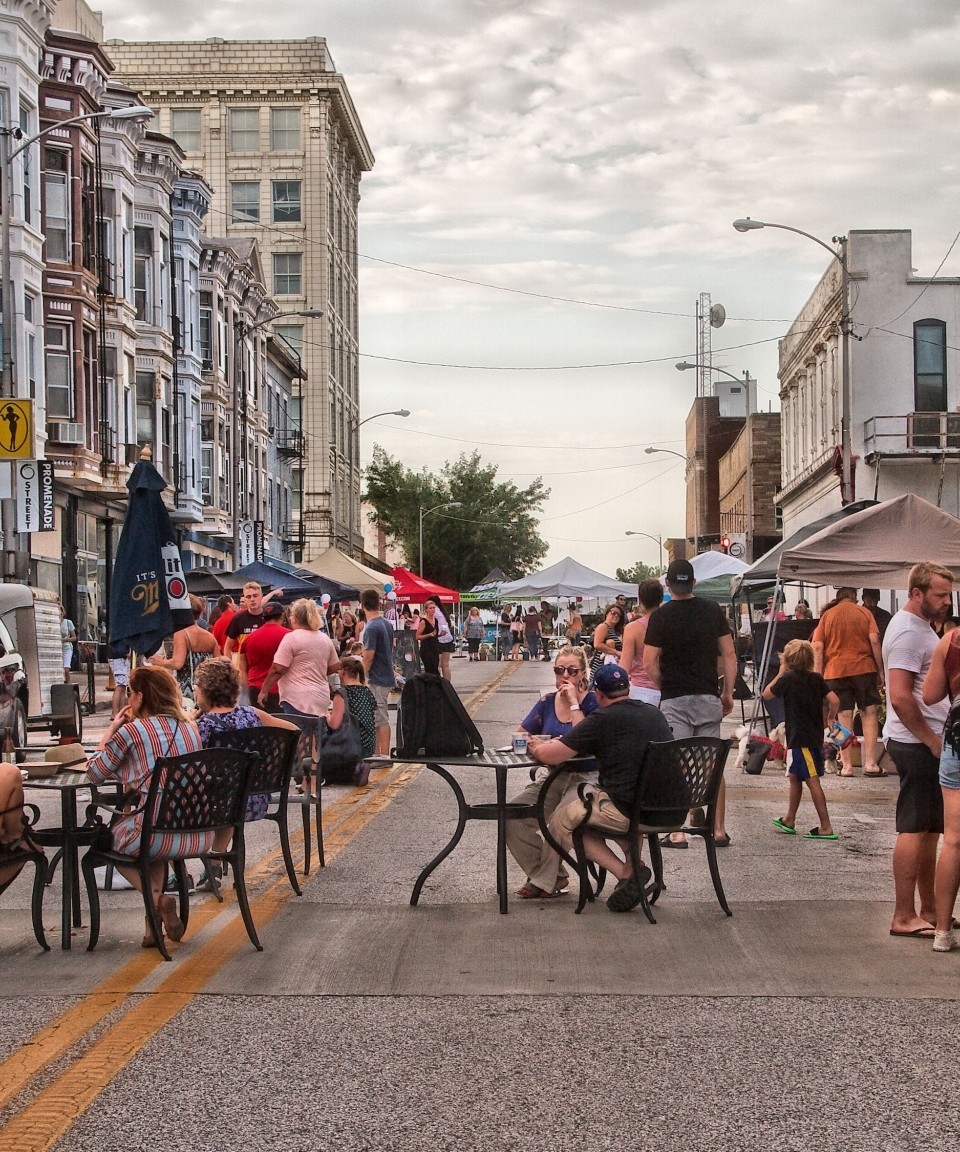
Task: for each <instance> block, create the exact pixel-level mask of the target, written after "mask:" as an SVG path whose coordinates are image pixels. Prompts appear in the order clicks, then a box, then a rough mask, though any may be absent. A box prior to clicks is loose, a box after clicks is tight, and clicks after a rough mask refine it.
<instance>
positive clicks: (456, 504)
mask: <svg viewBox="0 0 960 1152" xmlns="http://www.w3.org/2000/svg"><path fill="white" fill-rule="evenodd" d="M462 507H463V504H462V502H461V501H460V500H451V501H450V503H449V504H435V505H434V506H433V508H424V507H423V505H422V504H421V505H420V575H421V576H422V575H423V518H424V517H425V516H429V515H430V513H431V512H439V511H440V509H441V508H462Z"/></svg>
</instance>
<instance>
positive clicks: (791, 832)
mask: <svg viewBox="0 0 960 1152" xmlns="http://www.w3.org/2000/svg"><path fill="white" fill-rule="evenodd" d="M773 826H774V828H776V829H777V831H778V832H786V834H787V835H788V836H796V834H797V830H796V828H791V827H790V825H789V824H784V822H783V821H782V820H781V819H780V817H779V816H778V817H777V818H776V820H774V822H773Z"/></svg>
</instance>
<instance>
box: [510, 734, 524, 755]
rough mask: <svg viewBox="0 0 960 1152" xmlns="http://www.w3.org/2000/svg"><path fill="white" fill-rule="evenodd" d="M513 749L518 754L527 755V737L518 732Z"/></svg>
mask: <svg viewBox="0 0 960 1152" xmlns="http://www.w3.org/2000/svg"><path fill="white" fill-rule="evenodd" d="M513 750H514V752H515V753H516V754H517V755H518V756H526V754H527V737H526V736H525V735H523V734H520V733H518V734H517V735H516V736H514V738H513Z"/></svg>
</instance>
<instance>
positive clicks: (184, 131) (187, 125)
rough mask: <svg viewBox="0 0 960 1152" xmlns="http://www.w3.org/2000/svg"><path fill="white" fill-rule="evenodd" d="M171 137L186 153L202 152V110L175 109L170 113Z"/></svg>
mask: <svg viewBox="0 0 960 1152" xmlns="http://www.w3.org/2000/svg"><path fill="white" fill-rule="evenodd" d="M170 135H171V136H172V137H173V138H174V140H176V142H177V143H178V144H179V145H180V147H181V148H182V149H183V150H184V152H199V151H200V109H199V108H173V109H171V112H170Z"/></svg>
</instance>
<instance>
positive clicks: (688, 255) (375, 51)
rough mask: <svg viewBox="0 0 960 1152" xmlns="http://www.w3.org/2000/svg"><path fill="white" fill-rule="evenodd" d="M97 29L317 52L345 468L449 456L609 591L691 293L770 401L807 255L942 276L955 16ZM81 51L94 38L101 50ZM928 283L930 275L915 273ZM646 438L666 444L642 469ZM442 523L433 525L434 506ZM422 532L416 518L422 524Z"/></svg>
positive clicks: (235, 11) (662, 8)
mask: <svg viewBox="0 0 960 1152" xmlns="http://www.w3.org/2000/svg"><path fill="white" fill-rule="evenodd" d="M94 7H96V8H98V9H99V10H100V11H101V12H102V14H103V20H104V24H105V35H106V36H107V37H108V38H111V37H116V38H121V39H127V40H143V39H159V40H164V39H203V38H205V37H207V36H229V37H230V38H232V39H248V38H253V39H260V38H286V37H302V36H322V37H324V38H326V40H327V44H328V48H329V50H330V52H331V54H332V56H333V60H334V62H335V64H336V66H337V69H338V71H339V72H341V73H342V74H343V75H344V76H345V78H346V81H347V85H348V87H349V89H350V92H351V95H352V97H353V100H354V103H355V105H356V107H357V110H358V113H359V116H360V119H361V122H362V124H363V126H364V130H365V132H366V135H367V138H368V140H369V142H370V144H371V147H372V149H373V152H374V155H375V157H376V163H375V166H374V168H373V170H372V172H370V173H368V174H367V175H366V176H365V177H364V179H363V182H362V186H361V196H362V199H361V204H360V260H359V265H360V269H361V287H360V295H361V334H360V351H361V365H360V371H361V403H360V407H361V418H365V417H366V416H369V415H371V414H374V413H377V412H381V411H383V410H385V409H394V408H407V409H409V410H410V412H411V415H410V417H409V418H408V419H406V420H402V419H400V418H397V417H390V418H380V419H377V420H372V421H370V422H369V423H367V424H365V425H364V427H363V428H362V429H361V457H362V460H363V461H364V462H368V461H369V459H370V456H371V453H372V450H373V446H374V444H379V445H381V446H382V447H383V448H384V449H385V450H386V451H387V452H388V453H390V454H391V455H393V456H399V457H400V458H401V459H402V460H403V461H404V463H405V464H406V465H407V466H408V467H412V468H417V469H419V468H423V467H426V468H428V469H430V470H431V471H434V470H439V469H440V468H441V467H442V466H443V464H444V462H445V461H448V460H455V459H456V458H457V457H458V456H459V455H460V454H461V453H462V452H470V451H473V450H474V448H476V450H478V451H479V452H480V454H481V456H482V458H483V460H484V462H489V463H493V464H496V465H497V466H498V469H499V472H498V478H499V479H500V480H511V481H513V482H515V483H516V484H517V485H518V486H519V487H521V488H523V487H525V486H526V485H527V484H529V483H530V482H531V481H532V480H534V479H535V478H536V477H537V476H542V477H543V480H544V483H545V485H546V486H547V487H548V488H550V489H551V496H550V498H549V500H548V501H547V503H546V505H545V507H544V510H543V514H542V518H541V525H540V532H541V535H542V536H543V537H544V539H545V540H546V541H547V542H548V544H549V552H548V555H547V557H546V560H545V563H553V562H554V561H557V560H559V559H561V558H562V557H563V556H566V555H572V556H574V557H575V558H576V559H578V560H580V561H581V562H583V563H586V564H588V565H590V566H591V567H593V568H596V569H599V570H600V571H602V572H604V573H606V574H608V575H613V573H614V571H615V570H616V569H617V568H619V567H629V566H630V565H631V564H633V563H635V562H636V561H638V560H642V561H644V562H646V563H648V564H653V563H656V562H657V561H658V559H659V553H658V546H657V543H656V541H655V540H654V539H649V538H647V537H646V536H633V537H627V536H626V535H625V533H626V532H627V531H632V532H643V533H647V534H649V536H650V537H657V536H662V537H663V538H667V537H671V536H682V535H683V533H684V511H683V509H684V461H683V460H682V459H679V458H678V457H676V456H671V455H669V452H670V451H672V452H680V453H681V454H682V452H683V448H684V444H683V436H684V420H685V417H686V414H687V411H688V410H689V408H690V405H691V403H692V400H693V398H694V395H695V389H696V379H695V377H696V375H697V374H696V373H695V372H683V373H681V372H678V371H676V369H675V368H674V364H675V363H676V362H677V361H679V360H684V359H687V360H693V359H695V356H696V351H697V329H696V320H695V315H696V305H697V300H698V298H699V296H700V294H701V293H709V294H710V297H711V300H712V302H713V303H714V304H722V305H723V306H724V308H725V310H726V314H727V320H726V323H725V324H724V326H723V327H722V328H719V329H716V330H714V331H713V333H712V338H713V363H714V365H715V366H717V367H720V368H724V369H726V370H727V371H729V372H732V373H734V374H735V375H740V374H742V372H743V371H744V370H748V371H749V372H750V374H751V375H752V376H754V377H756V378H757V380H758V382H759V387H758V405H759V407H760V409H761V410H763V411H766V410H771V409H772V410H776V409H777V408H778V407H779V400H778V394H777V389H778V386H777V379H776V373H777V341H778V339H779V338H780V337H781V336H782V335H783V334H784V332H785V331H786V329H787V327H788V326H789V324H790V322H791V320H792V319H793V317H794V316H795V315H796V314H797V312H798V311H799V309H800V308H801V307H802V305H803V304H804V302H805V300H806V299H807V297H808V296H809V295H810V293H811V292H812V290H813V288H814V286H815V285H816V283H817V281H818V279H819V278H820V276H821V275H822V273H823V272H824V270H825V268H826V267H827V264H828V263H829V257H828V255H827V253H826V252H824V251H823V249H822V248H820V247H819V246H817V245H816V244H814V243H812V242H811V241H809V240H806V239H804V238H803V237H799V236H795V235H792V234H790V233H788V232H783V231H774V230H770V229H766V230H764V231H758V232H751V233H748V234H745V235H744V234H740V233H738V232H736V231H734V229H733V227H732V221H733V220H734V219H736V218H739V217H742V216H751V217H753V218H754V219H760V220H766V221H771V222H776V223H781V224H787V225H790V226H791V227H794V228H799V229H802V230H803V231H805V232H809V233H812V234H813V235H815V236H818V237H820V238H821V239H822V240H824V241H826V242H827V243H830V242H831V239H832V238H833V237H834V236H838V235H842V234H845V233H846V232H847V231H848V230H850V229H871V228H908V229H911V230H912V233H913V263H914V266H915V268H916V270H917V273H918V274H919V275H921V276H930V275H933V274H934V273H937V274H939V275H941V276H948V275H952V276H960V244H958V245H957V247H956V248H951V246H952V245H953V244H954V241H955V240H956V239H957V233H958V230H960V69H958V66H957V61H958V60H960V8H958V6H957V5H956V3H955V0H920V2H919V3H918V4H917V5H915V6H909V5H904V4H903V3H902V0H896V2H893V0H846V3H843V4H840V3H837V2H836V0H829V2H828V0H800V2H797V0H777V2H776V3H773V4H770V3H757V2H752V0H722V2H717V0H714V2H713V3H707V2H705V0H580V2H579V3H576V4H574V3H572V2H571V0H528V2H527V3H524V4H518V3H517V2H516V0H281V3H279V4H274V5H267V6H264V5H263V3H262V2H261V0H208V2H207V3H205V4H203V5H200V6H197V5H196V3H195V2H194V0H99V2H97V0H94ZM107 51H108V53H109V47H108V49H107ZM938 269H939V271H938ZM648 446H656V447H659V448H663V449H666V450H668V451H667V452H666V453H659V454H657V453H654V454H648V453H645V452H644V448H645V447H648ZM449 514H450V515H455V514H456V510H453V511H451V512H450V513H449ZM438 515H439V514H438Z"/></svg>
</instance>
